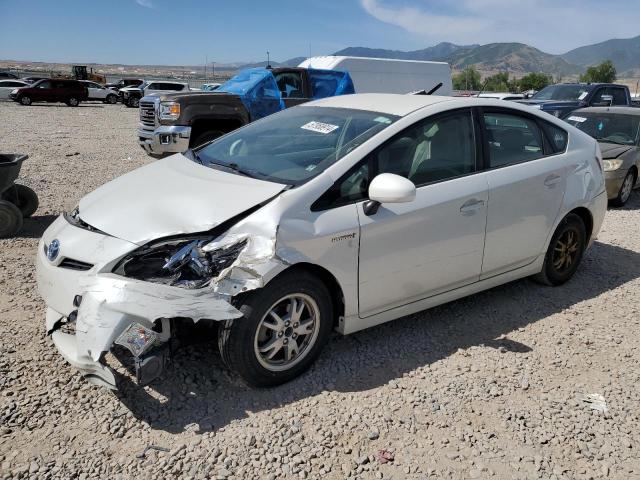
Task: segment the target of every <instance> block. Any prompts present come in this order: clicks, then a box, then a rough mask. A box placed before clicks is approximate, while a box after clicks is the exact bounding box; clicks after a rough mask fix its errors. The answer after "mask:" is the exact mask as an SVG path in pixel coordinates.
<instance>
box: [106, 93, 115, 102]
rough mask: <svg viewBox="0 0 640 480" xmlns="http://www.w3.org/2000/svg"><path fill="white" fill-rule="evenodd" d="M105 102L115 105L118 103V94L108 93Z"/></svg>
mask: <svg viewBox="0 0 640 480" xmlns="http://www.w3.org/2000/svg"><path fill="white" fill-rule="evenodd" d="M105 103H108V104H110V105H115V104H116V103H118V96H117V95H115V94H113V93H111V94H109V95H107V98H106V99H105Z"/></svg>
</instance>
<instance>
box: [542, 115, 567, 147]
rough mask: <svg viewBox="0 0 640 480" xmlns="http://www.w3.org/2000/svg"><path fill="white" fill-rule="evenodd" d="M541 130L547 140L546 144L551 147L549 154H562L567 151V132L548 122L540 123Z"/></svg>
mask: <svg viewBox="0 0 640 480" xmlns="http://www.w3.org/2000/svg"><path fill="white" fill-rule="evenodd" d="M542 128H543V129H544V133H545V134H546V135H547V139H548V140H549V142H548V143H549V146H550V147H551V153H562V152H564V151H565V150H566V149H567V142H568V140H569V137H568V135H567V132H565V131H564V130H563V129H561V128H560V127H556V126H555V125H552V124H551V123H548V122H542Z"/></svg>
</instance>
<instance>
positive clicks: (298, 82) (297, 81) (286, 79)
mask: <svg viewBox="0 0 640 480" xmlns="http://www.w3.org/2000/svg"><path fill="white" fill-rule="evenodd" d="M276 83H277V84H278V90H280V93H281V95H282V98H303V97H304V90H303V89H302V77H301V76H300V73H299V72H282V73H278V74H277V75H276Z"/></svg>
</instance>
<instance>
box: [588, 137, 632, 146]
mask: <svg viewBox="0 0 640 480" xmlns="http://www.w3.org/2000/svg"><path fill="white" fill-rule="evenodd" d="M596 140H598V141H600V142H605V143H613V144H614V145H623V146H625V147H628V146H629V145H633V144H632V143H628V142H627V143H623V142H616V141H615V140H609V138H608V137H598V138H596Z"/></svg>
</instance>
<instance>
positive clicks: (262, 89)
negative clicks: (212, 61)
mask: <svg viewBox="0 0 640 480" xmlns="http://www.w3.org/2000/svg"><path fill="white" fill-rule="evenodd" d="M308 72H309V80H310V82H311V93H312V98H313V99H319V98H326V97H334V96H336V95H347V94H349V93H355V89H354V88H353V81H352V80H351V77H350V76H349V74H348V73H347V72H341V71H337V70H315V69H311V68H310V69H308ZM287 88H288V87H287ZM215 91H216V92H226V93H232V94H235V95H238V96H239V97H240V100H241V101H242V103H243V104H244V106H245V107H247V110H248V111H249V115H251V121H254V120H257V119H259V118H262V117H266V116H267V115H271V114H272V113H275V112H279V111H280V110H284V108H285V104H284V100H282V94H281V93H280V90H279V89H278V83H277V82H276V78H275V77H274V76H273V72H272V71H271V70H269V69H266V68H248V69H246V70H242V71H241V72H240V73H238V75H236V76H235V77H233V78H232V79H230V80H229V81H227V82H226V83H223V84H222V85H221V86H220V87H218V88H217V89H216V90H215ZM290 94H291V92H289V91H287V92H286V95H290ZM291 98H301V97H297V96H296V97H293V96H292V97H291Z"/></svg>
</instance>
